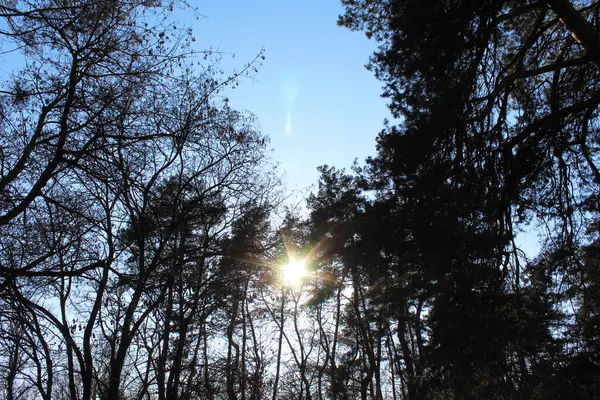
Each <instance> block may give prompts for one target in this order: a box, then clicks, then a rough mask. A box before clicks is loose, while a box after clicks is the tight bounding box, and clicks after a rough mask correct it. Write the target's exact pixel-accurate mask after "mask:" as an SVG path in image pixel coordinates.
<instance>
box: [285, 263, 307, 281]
mask: <svg viewBox="0 0 600 400" xmlns="http://www.w3.org/2000/svg"><path fill="white" fill-rule="evenodd" d="M305 275H306V268H305V267H304V260H293V259H292V260H290V262H289V263H288V264H286V265H284V266H283V282H284V283H288V284H290V285H298V284H300V282H301V281H302V278H303V277H304V276H305Z"/></svg>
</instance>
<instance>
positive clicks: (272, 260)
mask: <svg viewBox="0 0 600 400" xmlns="http://www.w3.org/2000/svg"><path fill="white" fill-rule="evenodd" d="M341 3H342V6H343V14H342V15H341V16H340V17H339V19H338V21H337V22H338V24H339V25H340V26H342V27H344V28H348V29H351V30H355V31H360V32H363V33H364V34H366V36H367V37H368V38H370V39H372V40H373V41H375V42H376V43H377V46H378V47H377V50H376V52H375V53H374V54H373V55H372V56H371V58H370V59H369V63H368V65H367V68H368V69H369V70H371V71H372V72H373V73H374V75H375V77H376V78H377V79H378V80H379V81H380V82H381V84H382V85H383V90H382V95H383V96H384V97H385V98H386V99H387V101H388V106H389V109H390V111H391V113H392V115H393V117H394V118H395V119H394V120H392V121H388V122H385V123H384V125H383V126H382V130H381V131H380V132H379V133H378V134H377V132H364V135H371V136H374V137H375V135H376V134H377V136H376V144H377V153H376V155H374V156H373V157H370V158H368V159H367V160H365V162H364V163H356V164H355V166H354V167H353V168H352V169H351V170H350V171H347V170H344V169H339V168H336V167H334V166H328V165H324V166H322V167H320V168H319V173H320V179H319V181H318V183H317V186H316V188H315V190H314V192H313V193H312V194H310V195H309V196H308V198H307V201H306V210H305V212H297V211H294V210H291V209H286V208H285V207H284V206H283V205H282V204H283V203H282V201H283V199H284V198H285V196H286V195H285V193H283V192H282V190H281V189H280V180H279V177H278V175H277V174H278V172H277V171H276V169H275V168H274V166H273V162H272V160H271V159H270V156H269V153H268V151H267V150H268V149H267V145H268V137H266V136H265V135H264V134H263V133H262V132H261V131H260V130H259V128H258V124H257V121H256V119H255V118H254V117H253V116H252V115H251V114H249V113H248V112H244V111H239V110H235V109H233V108H232V107H230V105H229V101H228V99H227V98H226V97H225V95H224V94H223V93H225V92H226V91H227V88H228V87H229V86H231V85H237V82H238V81H239V79H240V78H241V77H243V76H245V75H246V74H248V73H249V72H251V71H253V70H254V69H255V68H258V67H259V66H260V64H261V62H262V60H264V55H263V53H262V51H260V49H259V51H258V52H257V54H256V57H255V58H254V59H253V60H249V62H248V63H247V64H245V65H243V66H242V68H240V69H239V70H237V71H234V72H232V73H231V74H229V75H227V74H224V73H223V71H222V70H220V69H219V66H218V61H219V53H218V52H215V51H213V50H210V49H198V48H196V45H195V42H196V40H195V37H194V32H193V31H192V30H191V29H189V28H188V27H186V26H183V25H178V23H176V22H174V20H173V18H172V13H173V11H174V10H175V9H178V8H183V9H184V10H186V11H189V12H190V13H192V14H193V13H194V12H197V11H195V10H194V9H192V8H191V7H190V6H189V5H188V4H186V3H185V2H173V3H162V2H153V1H135V0H134V1H122V0H113V1H97V0H78V1H61V0H39V1H27V0H10V1H8V0H6V1H5V0H0V20H1V22H0V50H1V51H2V52H3V54H10V53H14V54H18V56H19V57H20V60H21V61H22V63H17V64H16V66H15V68H14V70H13V71H10V72H6V73H4V74H3V75H2V81H1V84H0V86H1V87H0V390H1V391H2V393H1V394H0V398H6V399H7V400H8V399H10V400H16V399H33V398H42V399H85V400H88V399H139V400H142V399H161V400H163V399H164V400H166V399H172V400H175V399H189V400H191V399H228V400H233V399H256V400H258V399H272V400H276V399H292V398H297V399H307V400H312V399H363V400H367V399H406V400H420V399H572V398H585V399H600V356H599V354H600V237H599V233H600V225H599V222H600V219H599V215H598V211H599V200H600V197H599V196H600V193H599V185H600V171H599V169H598V168H599V167H598V162H599V150H600V130H599V119H598V106H600V39H599V38H598V31H599V30H600V25H599V24H600V3H598V2H592V1H584V0H580V1H569V0H544V1H533V0H531V1H530V0H527V1H512V0H503V1H497V0H456V1H445V0H444V1H442V0H342V1H341ZM315 12H318V10H315ZM331 23H332V24H335V21H331ZM357 62H359V63H360V62H361V60H357ZM374 100H375V99H374ZM531 232H534V233H535V234H536V235H537V236H539V240H540V250H539V252H536V253H532V252H531V251H530V249H529V248H527V247H526V246H525V245H524V242H523V240H522V237H523V235H522V234H523V233H531Z"/></svg>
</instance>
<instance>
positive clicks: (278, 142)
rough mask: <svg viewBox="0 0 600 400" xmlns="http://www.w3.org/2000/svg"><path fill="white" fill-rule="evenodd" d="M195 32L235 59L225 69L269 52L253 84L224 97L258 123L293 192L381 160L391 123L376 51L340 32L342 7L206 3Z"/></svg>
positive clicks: (295, 2) (311, 2) (306, 0)
mask: <svg viewBox="0 0 600 400" xmlns="http://www.w3.org/2000/svg"><path fill="white" fill-rule="evenodd" d="M195 5H197V7H198V11H199V12H200V13H201V14H202V15H203V16H204V17H201V18H200V19H199V20H197V21H195V22H194V23H193V26H192V27H193V29H194V36H195V37H196V39H197V43H198V44H199V45H200V46H203V47H210V46H212V47H214V48H216V49H218V50H220V51H223V52H227V53H234V54H235V58H231V57H224V58H223V60H222V66H223V67H224V68H225V70H226V71H227V70H231V69H232V68H234V67H238V68H240V67H242V66H243V64H244V63H245V62H248V61H250V60H252V59H253V58H254V56H255V55H256V54H257V53H258V52H259V51H260V50H261V49H262V48H264V49H265V56H266V60H265V61H264V62H263V66H262V67H261V68H260V70H259V72H258V73H257V74H255V75H254V76H253V78H252V79H243V80H242V81H241V82H240V86H239V87H237V88H236V89H235V90H230V91H229V92H228V97H229V99H230V101H231V103H230V104H231V106H232V107H233V108H235V109H241V110H247V111H250V112H252V113H253V114H255V115H256V117H257V119H258V122H259V124H260V126H261V128H262V132H263V133H265V134H267V135H268V136H270V138H271V145H272V147H273V148H274V153H273V156H274V159H275V160H277V161H278V162H279V163H280V167H281V169H282V172H283V173H284V178H285V181H286V184H287V187H288V189H302V188H305V187H307V186H309V185H312V184H315V183H316V182H317V180H318V173H317V171H316V167H317V166H319V165H322V164H329V165H334V166H336V167H348V166H350V165H351V164H352V162H353V160H354V159H355V158H358V159H359V160H360V161H362V160H363V159H364V158H365V157H366V156H368V155H373V154H374V153H375V137H376V135H377V133H378V132H379V131H380V130H381V128H382V126H383V124H382V123H383V120H384V119H385V118H389V112H388V110H387V108H386V106H385V104H386V102H385V100H384V99H382V98H380V96H379V95H380V93H381V84H380V82H378V81H377V80H376V79H375V78H374V76H373V74H372V73H371V72H369V71H367V70H366V69H365V67H364V65H365V64H366V63H367V61H368V57H369V55H370V54H371V53H372V52H373V50H375V46H376V45H375V43H374V42H372V41H369V40H367V39H366V38H365V36H364V35H363V34H362V33H357V32H351V31H349V30H347V29H345V28H340V27H338V26H337V25H336V21H337V16H338V15H339V14H340V13H342V11H343V9H342V7H341V5H340V3H339V1H337V0H302V1H300V0H279V1H275V0H255V1H240V0H206V1H200V2H197V3H195Z"/></svg>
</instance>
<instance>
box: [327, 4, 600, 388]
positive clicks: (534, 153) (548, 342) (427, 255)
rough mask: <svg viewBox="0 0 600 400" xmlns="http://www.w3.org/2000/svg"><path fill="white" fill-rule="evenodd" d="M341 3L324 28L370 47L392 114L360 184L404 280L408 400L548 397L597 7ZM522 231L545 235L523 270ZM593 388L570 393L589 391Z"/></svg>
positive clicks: (577, 271) (577, 219) (588, 191)
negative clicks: (357, 34) (412, 328)
mask: <svg viewBox="0 0 600 400" xmlns="http://www.w3.org/2000/svg"><path fill="white" fill-rule="evenodd" d="M342 3H343V4H344V6H345V8H346V13H345V14H344V15H343V16H341V17H340V19H339V23H340V24H341V25H343V26H346V27H348V28H350V29H354V30H362V31H365V33H366V34H367V36H368V37H372V38H374V39H375V40H376V41H377V42H378V43H379V45H380V46H379V49H378V51H377V52H376V53H375V54H374V55H373V56H372V58H371V60H370V63H369V68H370V69H372V70H373V71H374V72H375V75H376V76H377V77H378V78H379V79H380V80H381V81H382V82H384V85H385V87H384V93H383V95H384V96H385V97H387V98H388V99H389V101H390V103H389V106H390V110H391V111H392V113H393V114H394V116H396V117H401V118H402V119H403V120H402V122H401V124H399V126H387V127H386V128H385V129H384V131H383V132H382V133H381V134H380V136H379V138H378V156H377V157H375V158H373V159H370V160H369V161H368V163H367V167H366V168H365V169H363V170H362V171H361V174H362V175H363V176H364V177H365V178H366V182H367V185H366V188H367V189H368V190H375V191H376V192H377V193H379V196H380V197H381V198H383V200H388V201H390V202H394V203H395V205H394V206H393V207H392V208H391V210H393V211H391V212H393V214H392V215H394V216H395V217H396V218H395V224H396V226H395V227H393V228H392V230H391V231H390V233H389V235H390V236H392V235H394V234H395V241H396V243H395V245H394V246H393V247H394V248H395V250H396V251H398V252H396V256H397V257H399V260H402V263H400V264H399V265H398V266H397V267H396V268H398V270H399V271H402V274H403V275H408V276H410V277H411V278H410V279H409V280H408V281H403V283H402V285H401V287H405V288H409V289H410V291H411V292H413V293H414V295H416V296H418V297H420V298H421V300H419V302H418V304H420V307H417V309H421V311H423V310H424V309H423V307H425V310H427V313H428V314H429V317H428V318H427V320H428V321H427V322H428V332H429V333H428V335H427V337H426V338H424V339H426V340H424V342H425V344H426V346H425V347H422V348H423V350H424V351H423V353H421V357H420V358H421V362H420V363H421V377H420V378H419V379H418V381H420V383H419V384H418V386H419V387H418V388H413V389H409V391H408V398H422V396H425V395H427V396H429V397H431V396H435V395H436V393H437V395H439V396H444V397H457V398H473V397H475V398H480V397H494V396H496V397H498V398H514V397H515V396H522V397H531V396H534V395H535V393H538V394H539V393H545V394H542V396H545V395H548V392H545V391H544V390H543V389H542V387H543V385H545V384H546V383H549V382H551V381H552V380H553V379H554V378H553V377H554V376H555V374H557V375H560V374H561V373H560V372H558V371H561V370H562V365H563V363H564V362H565V360H566V362H567V364H568V365H571V366H573V367H574V368H577V367H575V364H571V363H576V362H577V359H578V358H579V356H580V355H583V353H581V354H580V353H579V351H575V352H573V351H572V350H571V349H573V348H574V347H572V346H575V347H577V346H579V345H577V344H575V343H580V340H579V339H574V338H573V337H566V336H564V335H563V332H562V331H561V328H556V327H557V326H561V327H563V328H568V327H569V325H570V324H569V322H568V321H569V320H571V319H572V318H574V316H575V315H577V314H578V313H579V311H578V309H579V308H580V306H579V305H575V303H574V302H572V301H571V302H570V303H571V304H572V305H567V303H568V302H569V300H567V298H569V299H574V297H577V298H583V297H589V295H587V296H586V295H584V293H583V292H584V291H586V290H583V288H584V287H586V284H583V281H582V280H581V279H582V277H583V276H585V274H581V271H582V265H584V263H583V260H582V258H581V257H582V254H584V253H583V252H582V251H581V249H582V247H583V246H584V245H585V243H586V241H587V238H586V237H585V235H583V234H582V233H583V232H584V231H585V230H586V226H587V223H586V220H587V219H588V218H589V216H593V215H595V214H596V213H597V211H598V209H597V205H595V203H594V199H596V196H597V193H598V182H599V177H600V175H599V174H598V168H597V159H598V155H597V149H596V147H595V145H594V143H595V142H596V141H597V137H596V135H597V129H596V124H597V112H596V109H597V107H598V105H599V104H600V103H599V100H600V98H599V97H598V83H599V82H598V53H597V51H598V43H597V38H596V34H595V33H594V32H596V31H597V24H598V18H597V15H598V4H597V3H594V2H587V1H581V2H576V3H575V2H569V1H562V0H561V1H527V2H515V1H456V2H443V1H435V0H432V1H425V2H420V1H410V0H406V1H404V0H399V1H385V0H383V1H375V0H359V1H355V0H344V1H342ZM592 204H594V205H592ZM531 223H535V224H536V225H537V226H538V227H539V229H540V230H543V231H544V233H545V240H544V254H543V255H542V256H541V257H540V258H538V259H537V260H532V259H531V255H530V256H529V257H527V256H526V255H525V253H524V252H523V251H522V250H521V249H520V248H519V246H518V232H519V230H520V229H522V228H523V229H528V227H529V224H531ZM407 273H408V274H407ZM567 293H569V294H567ZM575 293H577V294H575ZM565 295H566V297H565ZM572 296H574V297H572ZM576 303H578V304H583V303H579V302H576ZM585 357H587V356H585ZM588 360H589V362H590V363H591V365H593V364H594V363H595V362H594V361H591V359H589V358H588ZM409 364H410V362H408V359H407V358H406V359H405V365H406V368H407V369H408V367H409ZM573 379H575V378H573ZM595 381H597V376H596V377H595V378H594V379H592V380H587V381H585V380H582V381H581V382H579V383H578V384H581V385H583V387H584V388H585V389H583V391H585V392H586V393H593V392H594V391H595V389H594V388H595V387H596V383H595ZM542 382H544V383H542ZM564 383H565V385H569V386H570V385H572V384H573V381H571V382H569V383H567V382H564ZM578 384H575V385H578ZM409 386H410V385H409ZM540 391H541V392H540ZM427 393H428V394H427ZM560 393H562V394H557V392H554V393H553V394H552V395H555V396H559V397H560V396H565V394H564V393H566V391H564V392H560ZM591 396H592V397H593V398H594V396H596V394H594V395H591Z"/></svg>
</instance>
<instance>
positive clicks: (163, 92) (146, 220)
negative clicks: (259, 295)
mask: <svg viewBox="0 0 600 400" xmlns="http://www.w3.org/2000/svg"><path fill="white" fill-rule="evenodd" d="M173 7H174V4H170V5H169V4H168V5H166V6H164V7H162V6H159V5H158V4H154V3H148V2H133V3H132V2H119V1H117V2H96V1H81V2H75V3H72V4H71V3H69V4H66V3H64V2H55V1H47V2H37V3H35V4H30V3H29V2H25V1H23V2H2V3H0V11H1V14H0V16H2V17H3V18H4V21H5V24H4V25H3V28H4V30H3V31H2V32H0V34H2V35H3V36H2V37H3V39H4V41H3V45H5V46H11V45H12V46H15V48H14V49H13V48H10V49H9V50H10V51H13V50H14V51H17V52H18V51H21V55H22V57H23V60H24V68H23V70H21V71H15V72H14V74H13V75H12V76H11V77H10V79H9V80H8V81H7V82H6V83H5V84H4V90H3V91H2V96H3V99H2V121H1V122H0V130H1V135H0V140H1V152H0V171H1V177H0V187H1V190H0V193H1V194H0V197H1V199H0V212H1V215H0V230H1V232H0V234H1V237H2V240H1V241H0V246H1V249H2V250H1V253H0V302H1V303H2V312H1V315H0V318H2V322H3V329H2V331H1V334H0V343H1V347H0V348H2V349H3V351H2V357H3V361H4V360H6V361H7V365H8V368H7V369H6V370H3V378H5V381H6V382H7V383H8V384H9V386H10V388H9V389H8V391H7V396H11V395H13V394H14V395H15V396H17V395H22V396H39V397H43V398H50V397H52V396H58V397H69V398H72V399H77V398H83V399H90V398H96V397H100V398H124V397H128V396H134V395H135V396H141V397H143V396H147V395H148V394H149V393H153V392H156V389H155V385H156V386H158V387H159V389H160V391H159V392H160V395H161V396H163V397H164V398H176V397H177V398H179V397H181V396H184V397H185V396H188V397H190V396H198V395H200V394H201V393H204V391H210V387H209V385H206V386H205V387H199V386H198V385H196V384H195V382H196V379H197V378H198V377H202V378H203V379H204V381H206V382H209V377H208V376H207V373H206V371H208V368H209V366H208V365H206V363H205V362H203V361H204V360H201V359H200V358H201V357H202V356H203V355H204V356H206V355H207V346H206V343H207V338H206V332H207V330H206V325H207V318H208V316H209V315H210V314H211V313H212V312H214V309H215V308H216V306H215V304H217V302H216V300H215V293H216V291H215V287H214V283H215V280H216V272H217V270H218V267H217V266H218V258H219V257H221V256H222V255H223V253H224V249H223V247H222V245H223V240H224V237H226V236H227V235H228V234H229V232H230V230H231V227H232V224H233V223H234V222H235V221H236V220H237V219H238V218H239V217H240V215H241V214H240V213H241V210H242V208H243V205H244V204H246V203H252V202H254V203H256V204H258V205H260V206H261V207H263V206H264V207H267V206H266V201H265V199H266V198H268V196H269V195H270V194H272V191H271V189H272V187H273V185H274V184H273V176H272V175H271V172H270V170H269V166H268V164H267V163H266V156H265V153H264V148H265V142H266V140H265V138H264V137H263V136H262V135H261V134H260V133H258V132H257V131H256V130H255V128H254V126H253V120H252V118H251V117H250V116H247V115H245V114H242V113H239V112H236V111H234V110H231V109H230V108H229V107H228V105H227V101H226V99H223V98H219V97H217V96H215V95H216V93H217V92H218V91H219V90H220V89H221V88H223V87H224V86H226V85H228V84H229V83H231V82H232V81H233V80H235V79H236V78H237V77H239V76H240V75H241V74H243V73H245V72H246V71H247V70H248V69H249V68H250V64H249V65H247V66H246V67H245V68H244V69H243V70H242V71H240V72H238V73H234V74H233V75H232V76H230V77H227V78H225V79H224V80H217V79H216V78H215V76H216V72H217V71H215V69H214V67H213V66H208V67H207V68H206V69H204V70H200V69H199V68H197V67H194V65H193V64H197V61H198V60H197V56H199V55H202V56H204V55H206V57H207V58H208V57H209V56H210V55H209V54H208V52H207V53H203V52H198V51H195V50H193V49H192V48H191V43H192V42H193V41H194V40H193V36H192V34H191V31H189V30H186V29H181V27H179V26H175V27H174V26H173V24H172V23H170V22H169V21H168V18H167V14H168V13H169V11H170V9H171V10H172V8H173ZM261 57H262V55H261V54H259V56H258V57H257V60H256V63H258V62H259V61H258V60H260V58H261ZM252 65H253V64H252ZM5 324H6V326H7V328H6V329H4V326H5ZM8 327H10V328H8ZM201 345H202V346H203V350H202V351H203V353H202V352H201V351H200V349H202V348H201V347H200V346H201ZM171 350H172V351H171ZM156 358H158V361H159V365H156V364H155V359H156ZM2 364H4V362H3V363H2ZM201 366H204V368H205V369H204V370H201ZM57 382H60V383H57ZM21 383H23V384H21Z"/></svg>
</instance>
